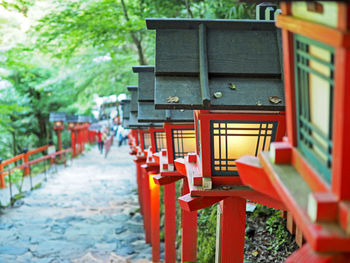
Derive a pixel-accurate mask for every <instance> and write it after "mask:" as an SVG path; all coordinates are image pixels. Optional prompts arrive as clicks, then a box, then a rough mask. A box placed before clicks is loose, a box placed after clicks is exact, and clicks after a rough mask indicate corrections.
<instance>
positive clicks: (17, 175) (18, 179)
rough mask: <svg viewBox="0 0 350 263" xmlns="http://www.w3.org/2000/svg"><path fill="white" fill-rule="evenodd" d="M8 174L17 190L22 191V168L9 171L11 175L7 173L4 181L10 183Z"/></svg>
mask: <svg viewBox="0 0 350 263" xmlns="http://www.w3.org/2000/svg"><path fill="white" fill-rule="evenodd" d="M10 176H11V183H12V184H13V185H15V186H16V188H17V190H18V192H20V193H21V192H22V186H23V170H19V169H15V170H14V171H12V172H11V175H7V176H6V177H5V183H6V184H7V185H8V184H9V183H10Z"/></svg>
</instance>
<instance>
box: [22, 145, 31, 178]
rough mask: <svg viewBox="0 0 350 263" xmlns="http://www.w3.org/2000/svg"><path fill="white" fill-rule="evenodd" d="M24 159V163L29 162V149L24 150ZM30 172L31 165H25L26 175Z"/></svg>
mask: <svg viewBox="0 0 350 263" xmlns="http://www.w3.org/2000/svg"><path fill="white" fill-rule="evenodd" d="M23 161H24V163H28V162H29V154H28V152H27V151H26V152H24V156H23ZM29 173H30V167H29V166H28V167H25V168H24V175H29Z"/></svg>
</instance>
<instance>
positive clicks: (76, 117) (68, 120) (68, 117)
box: [66, 115, 78, 123]
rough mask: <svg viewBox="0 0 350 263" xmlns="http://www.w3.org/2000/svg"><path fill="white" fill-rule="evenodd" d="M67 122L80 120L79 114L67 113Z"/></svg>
mask: <svg viewBox="0 0 350 263" xmlns="http://www.w3.org/2000/svg"><path fill="white" fill-rule="evenodd" d="M66 120H67V122H70V123H72V122H78V116H77V115H67V116H66Z"/></svg>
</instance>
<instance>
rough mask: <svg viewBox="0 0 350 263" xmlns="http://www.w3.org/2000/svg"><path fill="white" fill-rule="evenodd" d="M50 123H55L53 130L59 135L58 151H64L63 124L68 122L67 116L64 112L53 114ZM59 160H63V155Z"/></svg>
mask: <svg viewBox="0 0 350 263" xmlns="http://www.w3.org/2000/svg"><path fill="white" fill-rule="evenodd" d="M50 121H51V122H53V123H54V127H53V129H54V130H55V131H56V133H57V144H58V151H61V150H62V140H61V131H62V130H63V129H64V124H63V122H64V121H66V114H65V113H63V112H51V113H50ZM59 158H60V159H62V155H61V154H60V155H59Z"/></svg>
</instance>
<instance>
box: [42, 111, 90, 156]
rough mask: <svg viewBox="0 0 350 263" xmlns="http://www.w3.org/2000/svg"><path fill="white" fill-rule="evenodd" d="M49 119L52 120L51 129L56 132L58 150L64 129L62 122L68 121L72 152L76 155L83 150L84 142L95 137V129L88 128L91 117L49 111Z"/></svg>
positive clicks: (60, 147)
mask: <svg viewBox="0 0 350 263" xmlns="http://www.w3.org/2000/svg"><path fill="white" fill-rule="evenodd" d="M49 121H50V122H53V124H54V126H53V129H54V130H55V131H56V133H57V144H58V151H61V150H62V139H61V132H62V131H63V130H64V123H65V122H67V123H68V129H69V130H70V131H71V145H72V154H73V156H76V155H77V154H79V153H81V152H82V151H83V150H84V144H85V143H87V142H88V141H90V142H92V141H94V139H95V133H96V131H94V130H92V129H90V122H91V118H90V117H89V116H84V115H67V114H65V113H62V112H51V113H50V117H49Z"/></svg>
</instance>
